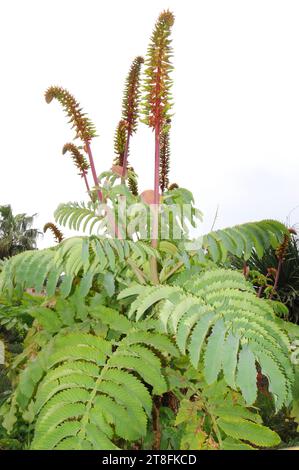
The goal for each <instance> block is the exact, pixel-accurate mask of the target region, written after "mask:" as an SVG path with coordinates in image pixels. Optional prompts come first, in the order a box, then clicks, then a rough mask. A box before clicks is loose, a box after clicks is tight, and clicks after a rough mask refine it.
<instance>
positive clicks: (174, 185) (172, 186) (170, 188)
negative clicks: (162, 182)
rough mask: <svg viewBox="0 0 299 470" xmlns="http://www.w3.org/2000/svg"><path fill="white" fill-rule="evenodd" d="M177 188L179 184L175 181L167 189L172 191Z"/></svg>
mask: <svg viewBox="0 0 299 470" xmlns="http://www.w3.org/2000/svg"><path fill="white" fill-rule="evenodd" d="M178 188H179V185H178V184H177V183H171V184H170V185H169V186H168V191H173V190H174V189H178Z"/></svg>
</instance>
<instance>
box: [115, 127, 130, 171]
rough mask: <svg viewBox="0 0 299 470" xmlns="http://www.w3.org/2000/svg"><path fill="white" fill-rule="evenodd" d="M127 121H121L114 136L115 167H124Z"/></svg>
mask: <svg viewBox="0 0 299 470" xmlns="http://www.w3.org/2000/svg"><path fill="white" fill-rule="evenodd" d="M127 127H128V126H127V121H125V120H124V119H122V120H121V121H119V123H118V125H117V128H116V131H115V136H114V153H115V159H114V165H119V166H121V167H123V164H124V155H125V151H126V142H127Z"/></svg>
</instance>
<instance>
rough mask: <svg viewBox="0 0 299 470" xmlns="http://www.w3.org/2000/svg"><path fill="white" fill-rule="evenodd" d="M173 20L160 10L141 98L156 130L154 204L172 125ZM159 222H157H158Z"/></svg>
mask: <svg viewBox="0 0 299 470" xmlns="http://www.w3.org/2000/svg"><path fill="white" fill-rule="evenodd" d="M173 23H174V15H173V14H172V13H171V12H170V11H169V10H167V11H164V12H163V13H161V14H160V16H159V18H158V20H157V22H156V25H155V28H154V31H153V34H152V36H151V42H150V45H149V48H148V52H147V59H146V61H145V64H146V66H147V67H146V70H145V74H146V79H145V86H144V91H145V97H144V100H143V102H142V104H143V114H144V116H145V117H144V119H143V122H145V123H146V124H147V125H148V126H149V127H151V128H152V129H154V131H155V172H154V204H156V205H158V204H159V198H160V196H159V180H160V148H161V144H160V139H161V134H162V133H167V132H168V130H169V128H170V118H171V116H170V114H169V111H170V109H171V107H172V102H171V101H172V99H171V94H170V88H171V85H172V80H171V78H170V72H171V71H172V69H173V67H172V65H171V63H170V58H171V55H172V49H171V46H170V43H171V39H170V34H171V27H172V25H173ZM156 225H157V224H156ZM153 238H154V240H153V241H154V246H157V238H158V227H157V226H156V227H155V233H154V236H153Z"/></svg>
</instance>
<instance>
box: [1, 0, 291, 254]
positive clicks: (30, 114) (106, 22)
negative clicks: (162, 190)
mask: <svg viewBox="0 0 299 470" xmlns="http://www.w3.org/2000/svg"><path fill="white" fill-rule="evenodd" d="M165 8H170V9H171V10H172V11H173V12H174V13H175V15H176V22H175V26H174V29H173V40H174V41H173V45H174V49H175V57H174V65H175V72H174V74H173V78H174V80H175V85H174V90H173V92H174V96H175V103H176V105H175V117H174V118H173V126H172V136H171V147H172V168H171V175H170V180H171V181H172V182H174V181H175V182H177V183H179V184H180V186H185V187H188V188H189V189H191V190H192V191H193V193H194V195H195V198H196V202H197V207H199V208H200V209H201V210H203V212H204V214H205V223H204V226H203V229H205V230H209V228H210V226H211V224H212V221H213V218H214V215H215V211H216V208H217V205H218V204H219V217H218V220H217V224H216V227H218V228H219V227H223V226H226V225H231V224H236V223H242V222H246V221H249V220H258V219H261V218H277V219H280V220H283V221H285V220H286V217H287V216H288V213H289V212H290V211H291V210H292V209H293V208H294V207H295V206H297V205H298V204H299V190H298V170H299V138H298V136H299V27H298V24H299V2H298V0H294V1H292V0H279V1H276V0H248V1H247V0H235V1H233V0H218V1H217V0H205V1H203V0H193V1H191V0H185V1H182V0H167V1H164V0H159V1H157V0H150V1H145V0H109V1H103V0H84V1H83V0H81V1H77V0H59V1H57V0H43V1H40V0H26V1H23V0H18V1H17V0H9V1H8V0H6V1H2V2H1V4H0V18H1V20H0V21H1V24H0V44H1V53H0V54H1V56H0V61H1V62H0V64H1V71H0V80H1V87H0V132H1V137H2V139H1V167H0V168H1V170H0V204H8V203H9V204H11V205H12V207H13V210H14V211H15V212H27V213H28V214H32V213H34V212H38V214H39V217H38V219H37V220H36V223H37V225H38V226H39V227H40V228H42V227H43V225H44V223H46V222H48V221H53V215H52V214H53V211H54V210H55V208H56V207H57V205H58V204H59V203H60V202H67V201H80V200H83V199H84V198H85V199H86V196H85V193H84V185H83V182H82V181H81V180H80V178H79V177H78V176H77V174H76V170H75V168H74V167H73V164H72V162H71V161H70V159H69V158H68V157H66V156H62V155H61V148H62V146H63V144H64V143H65V142H67V141H69V140H70V139H71V138H72V136H73V133H72V132H71V131H70V129H69V127H68V125H67V122H66V119H65V117H64V113H63V112H62V109H61V108H60V106H59V105H58V103H56V102H55V103H52V104H51V105H47V104H46V103H45V101H44V98H43V93H44V91H45V89H46V88H47V87H48V86H49V85H61V86H63V87H65V88H67V89H68V90H69V91H70V92H71V93H73V94H74V95H75V96H76V98H77V99H78V100H79V101H80V103H81V104H82V106H83V108H84V110H85V111H87V112H88V114H89V117H90V118H91V119H92V120H93V122H94V123H95V124H96V128H97V131H98V134H99V138H97V139H95V140H94V143H93V151H94V155H95V160H96V165H97V171H98V173H100V172H101V171H103V170H105V169H108V168H109V167H110V166H111V161H112V158H113V135H114V130H115V127H116V124H117V122H118V120H119V118H120V109H121V100H122V90H123V83H124V79H125V76H126V74H127V72H128V68H129V66H130V63H131V61H132V59H133V58H134V57H135V56H136V55H144V54H145V52H146V48H147V44H148V40H149V36H150V34H151V31H152V28H153V26H154V23H155V21H156V18H157V16H158V14H159V13H160V12H161V11H162V10H163V9H165ZM152 137H153V136H152V133H151V131H150V130H149V129H148V128H147V127H146V126H144V125H143V124H142V125H140V127H139V130H138V134H137V136H136V137H134V139H133V140H132V145H131V158H130V161H131V163H132V164H133V165H134V167H135V169H136V171H137V173H138V174H139V175H140V187H141V189H143V190H144V189H149V188H151V187H152V185H153V138H152ZM297 222H299V209H297V210H295V211H293V213H292V217H291V223H292V224H294V223H297ZM52 243H53V242H52V238H51V236H50V235H47V236H45V238H44V240H43V241H41V242H40V246H46V245H48V244H52Z"/></svg>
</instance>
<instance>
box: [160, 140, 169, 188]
mask: <svg viewBox="0 0 299 470" xmlns="http://www.w3.org/2000/svg"><path fill="white" fill-rule="evenodd" d="M169 167H170V145H169V132H163V133H162V134H161V138H160V181H159V183H160V189H161V191H162V193H164V191H165V189H167V187H168V185H169V177H168V175H169Z"/></svg>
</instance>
